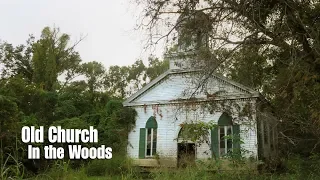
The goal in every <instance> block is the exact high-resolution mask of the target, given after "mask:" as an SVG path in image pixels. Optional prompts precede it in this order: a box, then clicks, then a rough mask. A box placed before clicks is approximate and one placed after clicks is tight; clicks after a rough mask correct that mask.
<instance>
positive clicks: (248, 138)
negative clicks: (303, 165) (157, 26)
mask: <svg viewBox="0 0 320 180" xmlns="http://www.w3.org/2000/svg"><path fill="white" fill-rule="evenodd" d="M180 18H181V17H180ZM189 18H190V17H189ZM196 18H198V17H195V18H190V19H191V20H194V19H196ZM190 19H189V20H190ZM178 32H179V30H178ZM189 60H190V58H189ZM188 62H189V61H188V59H181V58H179V56H175V55H174V54H171V55H170V68H169V70H167V71H166V72H164V73H163V74H161V75H160V76H159V77H157V78H156V79H154V80H153V81H151V82H150V83H149V84H147V85H146V86H145V87H143V88H142V89H140V90H139V91H138V92H136V93H135V94H133V95H132V96H131V97H129V98H128V99H126V101H125V102H124V103H123V105H124V106H127V107H131V108H133V109H135V110H136V112H137V116H136V123H135V128H134V129H133V130H132V131H131V132H130V133H129V136H128V142H129V143H128V146H127V154H128V156H129V157H130V158H132V159H134V160H135V162H136V163H137V164H138V165H140V166H158V165H164V166H172V167H176V166H178V165H179V163H180V162H179V161H181V159H180V158H181V157H182V155H188V156H189V157H191V159H192V158H193V159H194V160H210V159H211V160H217V159H223V158H224V157H226V155H227V154H228V153H230V152H232V151H234V150H235V149H238V150H240V153H241V156H243V157H245V158H253V159H255V160H267V159H269V158H270V157H272V156H275V154H276V152H277V119H276V118H274V117H273V116H272V112H271V110H270V109H271V108H270V106H269V104H268V102H266V100H265V99H264V98H263V97H262V96H261V95H260V93H259V92H257V91H255V90H253V89H250V88H248V87H245V86H243V85H241V84H239V83H237V82H234V81H232V80H230V79H227V78H225V77H224V76H221V75H217V74H214V73H213V74H210V76H206V81H205V82H204V83H203V84H205V85H203V84H202V86H201V87H205V88H199V84H200V82H201V80H203V76H201V68H199V67H196V66H194V65H190V63H188ZM243 112H247V113H243ZM197 122H204V123H209V122H211V123H213V124H215V125H216V126H214V128H212V129H210V130H208V137H207V140H206V141H205V142H204V141H202V142H200V141H198V140H190V139H187V140H186V139H182V138H181V137H180V136H179V135H180V134H181V131H182V130H183V124H185V123H197ZM189 133H190V132H189ZM226 137H240V141H239V140H235V138H226Z"/></svg>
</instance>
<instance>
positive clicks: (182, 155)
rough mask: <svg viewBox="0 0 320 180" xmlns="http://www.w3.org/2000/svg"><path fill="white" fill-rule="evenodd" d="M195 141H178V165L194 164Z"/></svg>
mask: <svg viewBox="0 0 320 180" xmlns="http://www.w3.org/2000/svg"><path fill="white" fill-rule="evenodd" d="M195 159H196V148H195V143H178V167H182V168H184V167H187V166H190V165H191V166H192V165H194V164H195Z"/></svg>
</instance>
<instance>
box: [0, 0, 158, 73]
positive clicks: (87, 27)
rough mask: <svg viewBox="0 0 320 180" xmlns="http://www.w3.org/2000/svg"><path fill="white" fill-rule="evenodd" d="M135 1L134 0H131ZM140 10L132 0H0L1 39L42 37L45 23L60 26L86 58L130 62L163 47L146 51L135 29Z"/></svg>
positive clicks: (17, 40)
mask: <svg viewBox="0 0 320 180" xmlns="http://www.w3.org/2000/svg"><path fill="white" fill-rule="evenodd" d="M131 1H132V0H131ZM139 12H140V10H139V9H138V8H137V7H136V5H135V4H133V3H132V2H130V0H90V1H89V0H0V23H1V28H0V40H2V41H7V42H9V43H12V44H14V45H18V44H23V43H25V41H26V40H27V38H28V35H29V34H34V35H35V36H36V37H39V35H40V33H41V30H42V29H43V28H44V27H45V26H50V27H59V28H60V31H61V32H64V33H67V34H69V35H71V40H72V42H75V41H76V40H78V39H79V38H80V37H81V36H85V35H87V36H86V38H85V39H84V40H83V41H82V42H81V43H80V44H79V45H78V46H77V48H76V50H77V51H78V52H79V53H80V55H81V57H82V59H83V61H86V62H87V61H98V62H102V63H103V64H104V65H105V66H106V67H108V66H110V65H130V64H132V63H133V62H134V61H135V60H137V59H139V58H142V59H144V61H145V62H147V61H146V59H147V57H148V56H149V54H151V53H154V54H156V55H157V56H161V55H162V48H163V47H158V48H157V49H156V51H144V50H143V45H144V43H145V41H144V40H145V37H144V36H143V32H138V31H135V30H134V28H135V25H136V21H137V19H138V17H137V16H138V15H139Z"/></svg>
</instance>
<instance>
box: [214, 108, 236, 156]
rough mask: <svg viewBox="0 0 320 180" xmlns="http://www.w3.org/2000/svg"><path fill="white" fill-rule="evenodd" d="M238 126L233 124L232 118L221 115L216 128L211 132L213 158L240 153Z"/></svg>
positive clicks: (224, 114) (225, 114)
mask: <svg viewBox="0 0 320 180" xmlns="http://www.w3.org/2000/svg"><path fill="white" fill-rule="evenodd" d="M239 135H240V126H239V125H237V124H233V122H232V117H231V116H229V115H228V114H227V113H222V115H221V116H220V118H219V120H218V127H216V128H213V129H212V131H211V146H212V147H211V150H212V156H213V157H215V158H218V157H221V156H224V155H226V154H227V153H230V152H232V153H240V136H239Z"/></svg>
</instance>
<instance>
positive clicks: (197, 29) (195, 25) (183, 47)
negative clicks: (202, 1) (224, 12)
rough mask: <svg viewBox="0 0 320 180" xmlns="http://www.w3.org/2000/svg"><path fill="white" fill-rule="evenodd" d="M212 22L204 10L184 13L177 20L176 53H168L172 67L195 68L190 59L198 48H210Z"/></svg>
mask: <svg viewBox="0 0 320 180" xmlns="http://www.w3.org/2000/svg"><path fill="white" fill-rule="evenodd" d="M211 27H212V24H211V21H210V18H209V16H208V15H207V14H205V13H204V12H202V11H193V12H189V13H183V14H181V15H180V17H179V18H178V20H177V23H176V30H177V32H178V44H177V49H176V50H175V53H170V54H167V56H169V58H170V69H194V68H198V67H196V66H194V65H193V64H191V62H190V59H191V58H195V57H196V55H197V52H198V50H200V49H201V48H209V32H210V30H212V28H211Z"/></svg>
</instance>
